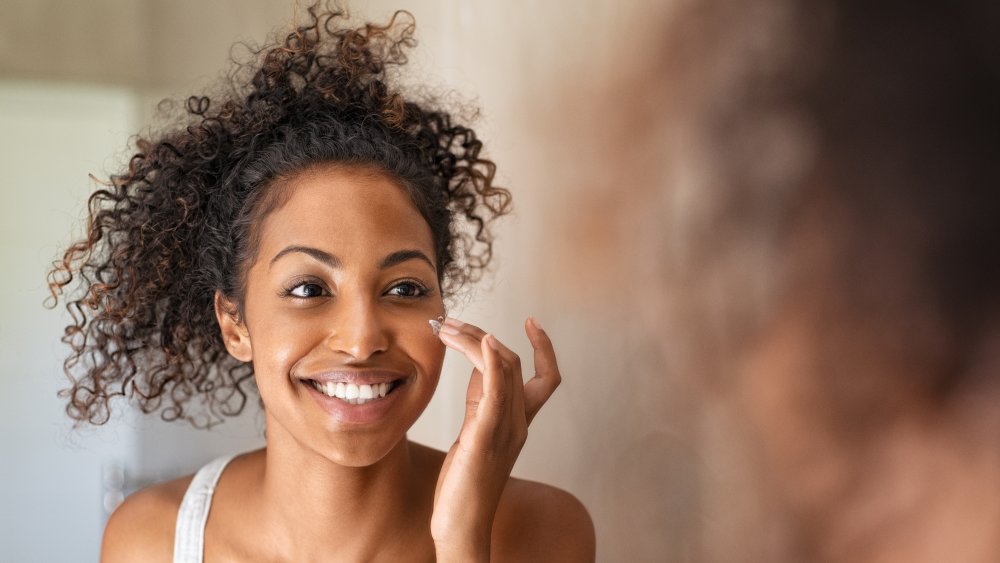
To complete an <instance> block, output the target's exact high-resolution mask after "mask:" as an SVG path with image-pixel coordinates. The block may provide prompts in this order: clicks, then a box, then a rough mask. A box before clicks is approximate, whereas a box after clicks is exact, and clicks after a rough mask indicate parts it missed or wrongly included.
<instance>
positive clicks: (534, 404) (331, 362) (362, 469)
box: [102, 166, 594, 562]
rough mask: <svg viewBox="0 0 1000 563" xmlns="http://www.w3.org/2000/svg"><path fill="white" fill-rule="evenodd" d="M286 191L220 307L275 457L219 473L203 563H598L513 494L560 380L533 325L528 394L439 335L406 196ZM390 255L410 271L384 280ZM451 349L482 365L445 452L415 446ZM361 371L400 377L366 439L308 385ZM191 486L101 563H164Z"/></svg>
mask: <svg viewBox="0 0 1000 563" xmlns="http://www.w3.org/2000/svg"><path fill="white" fill-rule="evenodd" d="M286 188H287V189H289V190H291V191H290V195H289V198H288V200H287V202H286V203H285V204H284V205H283V206H281V207H280V208H279V209H277V210H276V211H274V212H273V213H272V214H270V215H269V216H268V217H267V218H266V219H265V221H264V223H263V225H262V227H261V229H262V230H261V243H260V249H259V252H258V255H257V259H256V261H255V262H254V264H253V265H252V266H251V267H250V268H249V270H248V274H247V290H246V298H245V302H244V309H243V310H244V317H243V318H242V319H239V318H237V317H236V316H235V315H232V314H230V313H229V311H233V310H234V304H233V303H230V302H228V301H226V299H225V298H224V297H223V296H221V295H217V296H216V314H217V316H218V319H219V322H220V326H221V328H222V334H223V338H224V341H225V343H226V346H227V349H228V350H229V352H230V354H232V355H233V356H234V357H236V358H238V359H240V360H243V361H251V362H253V364H254V370H255V373H256V378H257V383H258V387H259V389H260V394H261V398H262V399H263V402H264V406H265V419H266V424H267V446H266V447H265V448H264V449H262V450H258V451H255V452H250V453H247V454H244V455H242V456H239V457H237V458H235V459H234V460H233V461H232V462H231V463H230V465H229V466H228V467H227V468H226V470H225V472H224V473H223V474H222V477H221V479H220V481H219V485H218V487H217V489H216V492H215V495H214V497H213V504H212V510H211V512H210V514H209V519H208V523H207V527H206V540H205V558H206V560H207V561H246V560H254V561H434V560H437V561H489V560H493V561H592V560H593V559H594V530H593V524H592V522H591V520H590V517H589V515H588V514H587V511H586V509H585V508H584V507H583V506H582V505H581V504H580V502H579V501H578V500H576V499H575V498H574V497H573V496H572V495H570V494H568V493H566V492H564V491H561V490H559V489H556V488H554V487H549V486H547V485H543V484H540V483H534V482H531V481H525V480H520V479H513V478H510V470H511V468H512V467H513V465H514V462H515V461H516V459H517V456H518V454H519V453H520V450H521V447H522V446H523V444H524V441H525V439H526V437H527V427H528V424H529V423H530V421H531V419H532V417H533V416H534V415H535V414H536V413H537V412H538V409H540V408H541V406H542V404H544V402H545V401H546V400H547V399H548V397H549V396H550V395H551V394H552V392H553V391H554V390H555V388H556V386H557V385H558V383H559V381H560V374H559V371H558V367H557V365H556V360H555V353H554V351H553V348H552V344H551V341H550V340H549V338H548V336H547V335H546V334H545V332H544V331H543V330H542V329H541V327H540V326H539V325H538V323H537V322H536V321H534V320H533V319H529V321H528V322H527V323H526V325H525V329H526V332H527V335H528V338H529V341H530V342H531V343H532V346H533V347H534V363H535V368H536V371H537V375H535V376H534V377H533V378H531V379H530V380H529V381H528V382H527V383H523V379H522V377H521V375H522V374H521V363H520V359H519V358H518V357H517V355H516V354H514V353H513V352H512V351H511V350H509V349H508V348H507V347H505V346H504V345H503V344H501V343H500V342H499V341H497V340H496V339H495V338H494V337H492V336H490V335H487V333H486V332H484V331H483V330H481V329H480V328H478V327H475V326H472V325H470V324H466V323H462V322H460V321H457V320H455V319H449V320H448V322H447V323H446V325H445V327H444V329H443V330H442V331H441V332H440V334H439V335H435V334H434V333H433V331H431V329H430V326H429V325H428V323H427V321H428V320H429V319H434V318H436V317H438V316H439V315H442V314H443V312H444V305H443V301H442V298H441V290H440V287H439V285H438V282H437V265H436V257H435V255H434V246H433V240H432V237H431V231H430V228H429V226H428V225H427V223H426V222H425V221H424V220H423V218H422V217H421V216H420V213H419V212H418V211H417V209H416V208H415V207H414V206H413V204H412V202H411V201H410V200H409V198H408V196H407V194H406V193H405V192H404V190H403V189H402V188H401V187H400V186H399V185H398V184H397V183H396V182H394V181H393V180H391V179H390V178H388V177H387V176H385V175H383V174H381V173H379V172H377V171H373V170H369V169H360V168H345V167H337V166H321V167H316V168H314V169H310V170H307V171H303V172H301V173H300V174H298V175H296V176H294V177H293V178H290V179H288V181H287V184H286ZM290 248H291V250H289V249H290ZM399 251H406V254H405V255H400V254H398V253H399ZM394 254H395V256H396V258H400V256H402V258H401V259H398V260H396V261H395V263H393V264H391V265H388V266H386V261H387V260H386V259H387V258H388V257H391V256H393V255H394ZM421 255H422V257H421ZM330 256H335V257H336V260H335V261H333V260H331V259H330V258H329V257H330ZM425 258H426V259H425ZM446 347H450V348H452V349H453V350H456V351H457V352H460V353H462V354H463V355H464V356H465V357H466V358H468V359H469V361H470V362H471V363H472V365H473V366H474V369H473V371H472V375H471V377H470V382H469V389H468V394H467V406H466V416H465V421H464V423H463V426H462V429H461V432H460V435H459V437H458V438H457V439H456V441H455V444H454V445H453V446H452V448H451V449H450V450H449V451H448V452H447V453H445V452H441V451H437V450H434V449H432V448H428V447H425V446H422V445H419V444H416V443H413V442H410V441H409V440H408V439H407V438H406V431H407V430H408V429H409V428H410V426H411V425H412V424H413V422H414V421H415V420H416V419H417V417H418V416H419V415H420V413H421V412H423V410H424V408H425V407H426V406H427V404H428V402H429V401H430V399H431V396H432V395H433V393H434V390H435V388H436V386H437V382H438V377H439V375H440V371H441V364H442V361H443V359H444V354H445V350H446ZM368 369H380V370H391V371H393V372H396V373H399V374H403V375H405V377H406V383H405V385H402V386H400V387H399V388H398V389H396V390H394V391H393V394H398V396H397V397H395V399H394V400H395V403H394V404H393V406H392V408H391V409H390V411H389V412H388V414H387V415H386V416H385V417H384V418H382V419H380V420H378V421H375V422H371V423H364V424H352V423H348V422H345V421H342V420H337V418H336V416H331V415H330V414H328V413H327V412H326V411H324V410H322V409H321V408H319V406H318V403H317V401H316V400H315V398H314V397H313V396H312V395H311V393H313V391H311V390H310V388H309V387H308V384H307V383H305V382H304V379H303V378H305V379H308V378H309V376H310V375H314V374H317V373H322V372H324V371H325V370H326V371H329V370H355V371H357V370H368ZM190 480H191V476H188V477H185V478H182V479H178V480H175V481H171V482H168V483H164V484H161V485H157V486H154V487H151V488H149V489H145V490H143V491H140V492H138V493H136V494H134V495H132V496H130V497H129V498H128V499H127V500H126V501H125V502H124V503H123V504H122V505H121V506H120V507H119V508H118V509H117V510H116V511H115V513H114V514H113V515H112V516H111V518H110V520H109V522H108V525H107V527H106V530H105V536H104V543H103V548H102V561H106V562H114V561H135V560H143V561H169V560H171V557H172V550H173V549H172V548H173V537H174V526H175V524H176V516H177V509H178V507H179V506H180V502H181V499H182V498H183V495H184V492H185V491H186V489H187V486H188V484H189V482H190Z"/></svg>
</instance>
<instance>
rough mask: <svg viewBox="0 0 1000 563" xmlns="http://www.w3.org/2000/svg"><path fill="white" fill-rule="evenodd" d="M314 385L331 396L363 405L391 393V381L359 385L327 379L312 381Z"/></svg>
mask: <svg viewBox="0 0 1000 563" xmlns="http://www.w3.org/2000/svg"><path fill="white" fill-rule="evenodd" d="M310 383H312V386H313V387H314V388H316V390H317V391H319V392H320V393H323V394H325V395H327V396H329V397H336V398H338V399H341V400H343V401H344V402H346V403H349V404H352V405H361V404H364V403H367V402H369V401H374V400H375V399H381V398H382V397H385V396H386V395H388V394H389V389H390V388H391V387H392V384H391V383H373V384H371V385H363V384H362V385H358V384H356V383H344V382H343V381H338V382H337V383H334V382H332V381H327V382H326V383H321V382H319V381H311V382H310Z"/></svg>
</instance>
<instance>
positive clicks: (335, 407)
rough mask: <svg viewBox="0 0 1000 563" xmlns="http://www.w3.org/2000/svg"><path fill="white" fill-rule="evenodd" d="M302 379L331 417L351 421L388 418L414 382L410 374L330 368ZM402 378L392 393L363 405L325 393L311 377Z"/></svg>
mask: <svg viewBox="0 0 1000 563" xmlns="http://www.w3.org/2000/svg"><path fill="white" fill-rule="evenodd" d="M298 379H299V383H300V384H301V385H302V387H303V388H305V390H306V392H307V393H308V394H309V395H310V396H311V397H312V399H313V400H314V401H316V404H317V406H319V408H320V409H322V410H323V411H324V412H325V413H326V414H327V415H329V416H330V418H332V419H333V420H334V421H336V422H338V423H341V424H351V425H361V424H372V423H377V422H379V421H381V420H383V419H385V418H387V417H388V416H389V413H390V412H391V411H392V409H393V407H394V406H395V405H396V404H397V403H398V402H399V400H400V396H401V395H402V394H403V393H406V392H407V390H408V389H409V387H410V385H409V384H410V382H411V381H410V380H411V378H410V377H409V376H407V375H406V374H403V373H400V372H392V371H381V370H365V371H354V370H351V371H329V372H323V373H320V374H314V375H311V376H309V377H300V378H298ZM401 379H402V380H403V381H400V382H399V383H398V384H396V386H395V388H394V389H393V390H392V391H391V392H390V393H389V394H388V395H386V396H385V397H382V398H381V399H378V400H375V401H371V402H369V403H365V404H363V405H352V404H350V403H347V402H345V401H343V400H341V399H338V398H336V397H330V396H329V395H327V394H325V393H321V392H320V391H318V390H317V389H316V388H315V387H313V386H312V384H311V383H309V381H310V380H313V381H320V382H324V383H325V382H327V381H332V382H335V383H336V382H344V383H355V384H358V385H362V384H363V385H371V384H373V383H387V382H390V381H397V380H401Z"/></svg>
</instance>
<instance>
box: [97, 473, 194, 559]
mask: <svg viewBox="0 0 1000 563" xmlns="http://www.w3.org/2000/svg"><path fill="white" fill-rule="evenodd" d="M192 478H193V476H191V475H189V476H187V477H181V478H180V479H175V480H173V481H167V482H165V483H160V484H157V485H153V486H151V487H147V488H145V489H142V490H140V491H137V492H135V493H133V494H131V495H129V497H128V498H126V499H125V502H123V503H122V504H121V505H120V506H119V507H118V508H117V509H115V511H114V512H113V513H112V514H111V517H110V518H109V519H108V523H107V525H106V526H105V527H104V540H103V541H102V543H101V561H102V563H116V562H118V561H149V562H151V563H155V562H157V561H168V562H169V561H172V560H173V551H174V527H175V526H176V524H177V510H178V509H179V508H180V506H181V500H183V498H184V493H185V491H187V488H188V485H189V484H190V483H191V479H192Z"/></svg>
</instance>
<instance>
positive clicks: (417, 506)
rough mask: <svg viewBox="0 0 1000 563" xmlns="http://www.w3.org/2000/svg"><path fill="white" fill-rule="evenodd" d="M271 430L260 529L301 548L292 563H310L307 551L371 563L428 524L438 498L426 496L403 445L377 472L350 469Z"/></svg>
mask: <svg viewBox="0 0 1000 563" xmlns="http://www.w3.org/2000/svg"><path fill="white" fill-rule="evenodd" d="M268 422H269V424H268V446H267V449H266V452H265V461H264V464H263V470H262V471H263V474H262V475H261V476H260V480H259V482H263V487H262V489H261V497H260V498H261V500H262V505H261V507H262V509H261V513H262V517H263V521H262V522H261V523H262V524H265V525H266V526H267V528H265V529H268V530H271V531H272V533H274V534H275V539H279V538H280V540H279V541H280V544H283V545H291V546H295V547H296V552H297V557H294V559H297V560H298V559H301V560H304V559H305V558H306V555H307V553H305V552H306V551H309V552H313V553H326V554H329V553H338V554H353V556H352V557H355V558H357V559H366V560H370V559H371V558H372V557H373V555H374V554H375V553H377V552H385V551H386V550H387V548H388V547H389V546H390V543H392V542H396V541H399V540H400V539H401V538H412V537H413V536H412V535H411V533H412V534H418V533H420V531H421V530H420V529H418V528H419V526H417V525H415V523H420V522H427V521H429V518H430V512H429V511H430V509H431V506H432V503H433V497H432V496H431V497H429V498H427V495H426V494H424V492H425V490H426V487H422V486H421V484H420V482H419V481H420V478H421V472H420V471H419V470H418V469H419V468H418V467H417V463H416V460H415V454H414V451H413V447H411V446H410V444H409V441H408V440H407V439H406V438H405V437H404V438H403V439H402V440H400V441H399V443H397V444H396V445H395V446H393V448H392V449H391V450H390V451H389V453H388V454H386V455H385V456H384V457H383V458H382V459H380V460H378V461H377V462H375V463H374V464H372V465H368V466H364V467H350V466H344V465H340V464H337V463H335V462H333V461H330V460H329V459H327V458H325V457H323V456H322V455H320V454H319V453H317V452H315V451H313V450H310V449H308V448H305V447H303V445H302V444H300V443H299V442H298V441H296V440H295V439H294V438H293V437H292V436H291V435H290V434H288V433H287V432H286V431H285V430H284V428H283V427H281V425H279V424H271V422H272V421H268ZM430 492H431V494H433V487H431V488H430ZM424 512H426V514H424ZM424 527H426V526H424ZM289 555H294V554H289Z"/></svg>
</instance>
